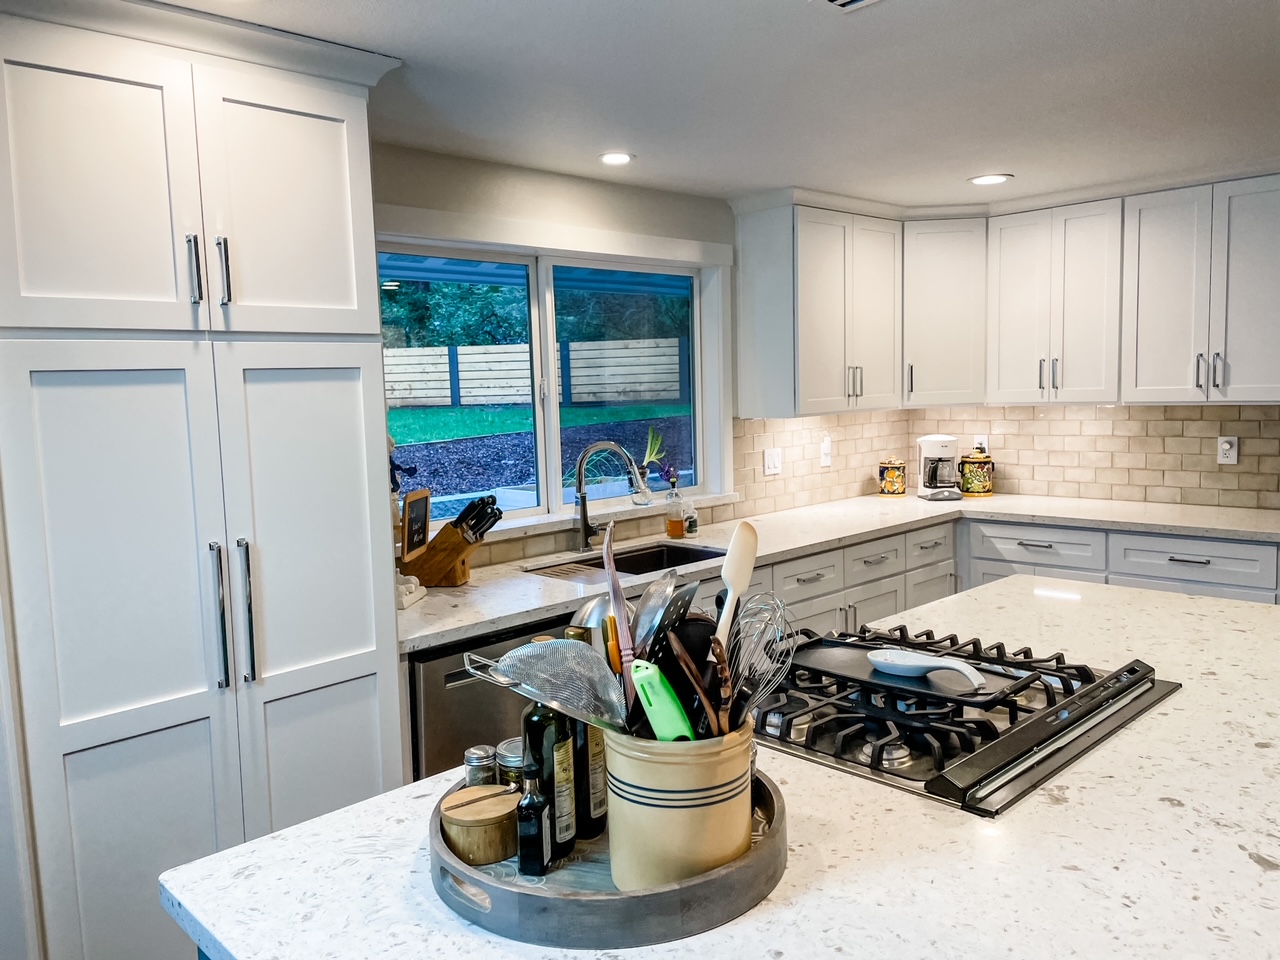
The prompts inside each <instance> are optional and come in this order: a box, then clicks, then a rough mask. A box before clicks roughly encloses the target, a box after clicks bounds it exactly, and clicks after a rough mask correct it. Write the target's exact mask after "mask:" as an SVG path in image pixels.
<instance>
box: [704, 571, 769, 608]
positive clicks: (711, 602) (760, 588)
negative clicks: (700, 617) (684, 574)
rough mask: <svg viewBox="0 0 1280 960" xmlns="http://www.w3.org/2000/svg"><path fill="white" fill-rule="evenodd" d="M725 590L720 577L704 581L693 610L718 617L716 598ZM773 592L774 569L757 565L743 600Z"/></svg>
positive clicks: (743, 594)
mask: <svg viewBox="0 0 1280 960" xmlns="http://www.w3.org/2000/svg"><path fill="white" fill-rule="evenodd" d="M723 589H724V581H723V580H721V579H720V578H719V577H714V578H712V579H709V580H703V581H702V582H701V583H699V584H698V590H697V592H696V593H695V594H694V595H693V603H692V604H691V606H692V608H693V609H694V610H701V611H702V612H703V613H705V614H707V615H708V616H710V617H716V616H718V613H717V611H716V597H717V596H718V595H719V593H720V591H721V590H723ZM771 592H773V567H770V566H762V565H760V564H757V565H756V567H755V569H754V570H752V571H751V582H750V583H749V584H747V589H746V590H744V591H743V592H742V599H743V600H746V599H747V598H748V597H753V596H755V595H756V594H757V593H771Z"/></svg>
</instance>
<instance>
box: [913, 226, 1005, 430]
mask: <svg viewBox="0 0 1280 960" xmlns="http://www.w3.org/2000/svg"><path fill="white" fill-rule="evenodd" d="M986 259H987V221H986V220H980V219H979V220H916V221H911V222H908V223H906V224H904V225H903V262H904V269H903V304H902V306H903V321H902V333H903V359H904V360H905V362H906V381H907V382H906V401H907V402H906V405H907V406H909V407H922V406H929V405H937V404H953V403H982V402H983V401H984V399H985V394H986V390H985V378H984V370H985V366H986V364H985V355H986V302H987V300H986V297H987V290H986V276H987V272H986Z"/></svg>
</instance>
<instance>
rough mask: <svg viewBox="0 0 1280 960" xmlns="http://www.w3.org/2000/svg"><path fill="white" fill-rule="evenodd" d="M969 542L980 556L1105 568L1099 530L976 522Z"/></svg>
mask: <svg viewBox="0 0 1280 960" xmlns="http://www.w3.org/2000/svg"><path fill="white" fill-rule="evenodd" d="M969 544H970V546H969V549H970V552H971V553H972V555H973V556H974V557H977V558H980V559H983V560H1006V561H1008V562H1010V563H1032V564H1036V565H1047V566H1053V567H1074V568H1076V569H1078V570H1105V569H1107V535H1106V534H1105V533H1103V532H1102V531H1101V530H1076V529H1073V528H1069V527H1040V526H1033V525H1031V524H1020V523H975V524H974V525H973V526H972V527H971V528H970V537H969Z"/></svg>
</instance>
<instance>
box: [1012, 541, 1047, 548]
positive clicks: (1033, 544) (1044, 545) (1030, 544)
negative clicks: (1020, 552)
mask: <svg viewBox="0 0 1280 960" xmlns="http://www.w3.org/2000/svg"><path fill="white" fill-rule="evenodd" d="M1018 546H1020V547H1035V548H1036V549H1037V550H1052V549H1053V544H1052V543H1037V542H1036V541H1034V540H1019V541H1018Z"/></svg>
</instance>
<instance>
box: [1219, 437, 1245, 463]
mask: <svg viewBox="0 0 1280 960" xmlns="http://www.w3.org/2000/svg"><path fill="white" fill-rule="evenodd" d="M1218 462H1219V463H1239V462H1240V438H1239V437H1219V438H1218Z"/></svg>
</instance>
